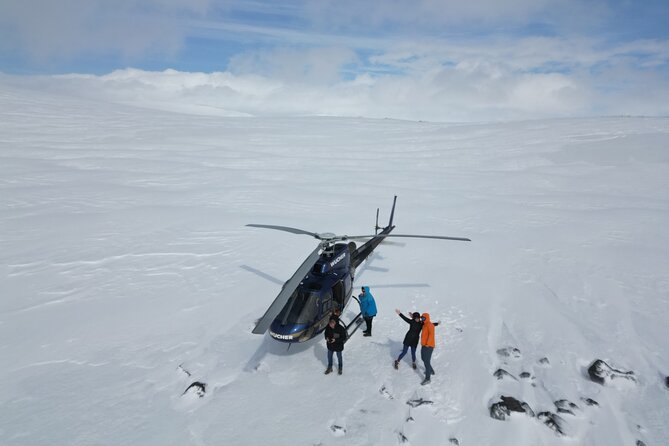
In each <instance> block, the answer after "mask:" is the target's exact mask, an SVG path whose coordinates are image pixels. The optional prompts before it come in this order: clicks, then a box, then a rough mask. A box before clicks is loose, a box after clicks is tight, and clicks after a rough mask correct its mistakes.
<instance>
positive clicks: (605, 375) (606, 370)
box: [588, 359, 636, 385]
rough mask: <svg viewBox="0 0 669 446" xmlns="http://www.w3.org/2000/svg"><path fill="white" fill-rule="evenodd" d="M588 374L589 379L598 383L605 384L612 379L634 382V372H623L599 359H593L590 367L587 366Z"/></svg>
mask: <svg viewBox="0 0 669 446" xmlns="http://www.w3.org/2000/svg"><path fill="white" fill-rule="evenodd" d="M588 376H589V377H590V379H591V380H592V381H594V382H596V383H598V384H602V385H604V384H606V383H608V382H611V381H612V380H619V379H624V380H629V381H632V382H636V377H635V376H634V372H625V371H623V370H618V369H614V368H613V367H611V366H610V365H608V364H607V363H606V362H604V361H602V360H601V359H597V360H595V362H593V363H592V364H591V365H590V367H588Z"/></svg>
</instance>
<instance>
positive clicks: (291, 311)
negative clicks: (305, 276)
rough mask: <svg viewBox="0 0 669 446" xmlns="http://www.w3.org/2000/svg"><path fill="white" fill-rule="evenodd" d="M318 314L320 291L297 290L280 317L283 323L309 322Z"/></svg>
mask: <svg viewBox="0 0 669 446" xmlns="http://www.w3.org/2000/svg"><path fill="white" fill-rule="evenodd" d="M286 313H287V314H286ZM317 315H318V293H313V292H309V291H305V290H299V291H297V290H296V291H295V292H294V293H293V295H292V296H291V297H290V300H289V301H288V304H287V305H286V306H285V307H284V309H283V310H281V313H280V314H279V316H278V317H279V318H280V319H281V320H282V321H283V323H289V324H308V323H310V322H312V321H313V320H314V319H316V316H317Z"/></svg>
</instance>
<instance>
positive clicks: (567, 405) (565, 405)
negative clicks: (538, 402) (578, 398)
mask: <svg viewBox="0 0 669 446" xmlns="http://www.w3.org/2000/svg"><path fill="white" fill-rule="evenodd" d="M554 404H555V407H556V408H557V411H558V413H567V414H569V415H575V414H574V410H579V407H578V406H577V405H576V404H574V403H572V402H571V401H569V400H557V401H555V403H554Z"/></svg>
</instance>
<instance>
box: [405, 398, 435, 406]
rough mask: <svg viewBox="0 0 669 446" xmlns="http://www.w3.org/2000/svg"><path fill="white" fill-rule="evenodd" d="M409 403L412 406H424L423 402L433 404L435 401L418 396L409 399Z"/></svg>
mask: <svg viewBox="0 0 669 446" xmlns="http://www.w3.org/2000/svg"><path fill="white" fill-rule="evenodd" d="M407 404H408V405H409V406H411V407H418V406H422V405H423V404H433V402H432V401H430V400H424V399H423V398H417V399H414V400H409V401H407Z"/></svg>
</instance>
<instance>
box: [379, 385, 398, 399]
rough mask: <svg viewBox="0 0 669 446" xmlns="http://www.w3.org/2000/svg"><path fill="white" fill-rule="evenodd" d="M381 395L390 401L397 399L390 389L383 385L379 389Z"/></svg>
mask: <svg viewBox="0 0 669 446" xmlns="http://www.w3.org/2000/svg"><path fill="white" fill-rule="evenodd" d="M379 393H380V394H381V395H383V396H384V397H386V398H388V399H389V400H392V399H394V398H395V397H394V396H392V395H391V394H390V392H389V391H388V389H387V388H386V385H385V384H384V385H382V386H381V388H380V389H379Z"/></svg>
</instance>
